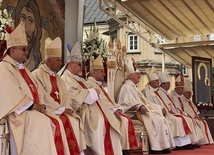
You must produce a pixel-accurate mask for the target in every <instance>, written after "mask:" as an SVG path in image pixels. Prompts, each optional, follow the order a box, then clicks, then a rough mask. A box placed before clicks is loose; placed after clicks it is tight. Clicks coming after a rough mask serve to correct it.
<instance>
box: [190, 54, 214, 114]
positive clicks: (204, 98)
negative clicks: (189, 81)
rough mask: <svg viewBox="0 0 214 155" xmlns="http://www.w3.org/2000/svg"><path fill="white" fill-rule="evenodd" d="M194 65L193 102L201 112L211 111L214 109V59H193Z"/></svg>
mask: <svg viewBox="0 0 214 155" xmlns="http://www.w3.org/2000/svg"><path fill="white" fill-rule="evenodd" d="M192 65H193V69H192V75H193V101H194V103H195V104H196V105H197V107H198V109H199V110H200V111H203V110H211V109H213V104H212V59H210V58H203V57H192ZM203 112H204V111H203Z"/></svg>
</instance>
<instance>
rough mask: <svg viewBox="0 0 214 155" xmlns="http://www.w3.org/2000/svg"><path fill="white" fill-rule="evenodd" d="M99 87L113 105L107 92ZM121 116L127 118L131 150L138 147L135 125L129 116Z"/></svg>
mask: <svg viewBox="0 0 214 155" xmlns="http://www.w3.org/2000/svg"><path fill="white" fill-rule="evenodd" d="M99 86H100V88H101V90H102V91H103V93H104V94H105V96H106V97H107V99H108V100H109V102H111V103H112V104H113V102H112V100H111V99H110V97H109V96H108V94H107V93H106V91H105V90H104V89H103V87H102V86H101V85H99ZM120 115H121V116H122V117H125V118H126V119H127V120H128V133H129V147H130V148H136V147H138V144H137V139H136V135H135V130H134V125H133V122H132V120H131V119H130V118H129V117H128V116H126V115H125V114H123V113H121V112H120Z"/></svg>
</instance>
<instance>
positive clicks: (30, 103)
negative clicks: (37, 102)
mask: <svg viewBox="0 0 214 155" xmlns="http://www.w3.org/2000/svg"><path fill="white" fill-rule="evenodd" d="M32 105H33V101H30V102H28V103H27V104H25V105H23V106H21V107H20V108H19V109H17V110H16V111H15V113H16V114H17V115H20V114H21V113H22V112H23V111H25V110H27V109H28V108H29V107H30V106H32Z"/></svg>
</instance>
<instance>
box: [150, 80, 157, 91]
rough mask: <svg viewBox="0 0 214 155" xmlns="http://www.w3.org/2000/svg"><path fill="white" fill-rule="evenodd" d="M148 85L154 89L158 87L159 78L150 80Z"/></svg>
mask: <svg viewBox="0 0 214 155" xmlns="http://www.w3.org/2000/svg"><path fill="white" fill-rule="evenodd" d="M149 84H150V86H151V87H152V88H154V89H156V88H158V87H159V79H156V80H152V81H150V82H149Z"/></svg>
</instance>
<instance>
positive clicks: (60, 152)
mask: <svg viewBox="0 0 214 155" xmlns="http://www.w3.org/2000/svg"><path fill="white" fill-rule="evenodd" d="M46 116H47V117H49V118H50V119H51V121H52V122H53V124H54V125H55V134H54V141H55V145H56V151H57V155H64V154H65V153H64V147H63V141H62V135H61V131H60V125H59V122H58V120H57V119H55V118H53V117H51V116H48V115H46Z"/></svg>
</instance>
